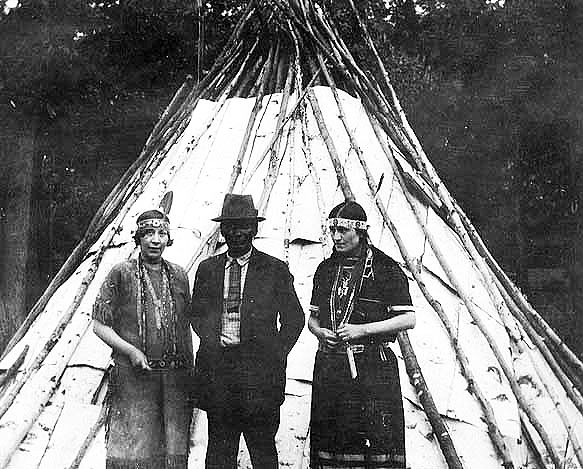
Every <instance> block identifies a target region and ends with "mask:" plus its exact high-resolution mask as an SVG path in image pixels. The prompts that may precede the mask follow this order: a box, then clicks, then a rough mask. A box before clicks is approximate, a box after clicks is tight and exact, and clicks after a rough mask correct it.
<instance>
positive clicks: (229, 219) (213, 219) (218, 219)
mask: <svg viewBox="0 0 583 469" xmlns="http://www.w3.org/2000/svg"><path fill="white" fill-rule="evenodd" d="M211 220H212V221H237V220H253V221H255V220H256V221H263V220H265V217H215V218H211Z"/></svg>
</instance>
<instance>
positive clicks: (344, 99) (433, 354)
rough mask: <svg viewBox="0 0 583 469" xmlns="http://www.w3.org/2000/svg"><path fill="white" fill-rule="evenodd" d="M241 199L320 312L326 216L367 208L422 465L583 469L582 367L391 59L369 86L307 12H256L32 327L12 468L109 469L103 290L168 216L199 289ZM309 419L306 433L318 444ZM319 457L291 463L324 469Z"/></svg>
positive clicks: (180, 101)
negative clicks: (485, 228)
mask: <svg viewBox="0 0 583 469" xmlns="http://www.w3.org/2000/svg"><path fill="white" fill-rule="evenodd" d="M350 4H351V6H352V8H353V13H354V15H357V12H356V9H354V5H352V2H350ZM356 17H357V16H355V18H356ZM359 24H360V30H359V31H357V33H358V34H360V35H361V36H362V38H363V43H364V44H366V45H367V46H368V47H369V48H370V50H371V51H372V52H374V46H373V44H372V41H371V40H370V36H369V35H368V33H367V31H366V28H365V26H364V24H363V23H362V22H360V23H359ZM227 192H235V193H247V194H252V195H253V197H254V199H255V201H256V203H257V205H258V207H259V210H260V212H261V214H262V215H263V216H265V217H266V221H265V222H263V223H261V225H260V232H259V234H258V238H257V240H256V243H255V244H256V246H257V247H258V248H259V249H262V250H265V251H266V252H268V253H270V254H273V255H275V256H277V257H279V258H281V259H283V260H285V261H286V262H288V263H289V266H290V270H291V271H292V273H293V274H294V276H295V282H296V289H297V291H298V294H299V296H300V298H301V301H302V304H303V306H304V308H305V310H306V311H307V307H308V303H309V297H310V292H311V286H312V284H311V280H312V275H313V273H314V271H315V268H316V266H317V265H318V263H319V262H320V261H321V260H322V259H323V257H325V256H326V255H328V254H329V252H330V248H331V247H330V245H329V241H328V235H327V232H326V230H327V228H326V215H327V213H328V211H329V210H330V208H331V207H333V206H334V205H336V204H337V203H339V202H340V201H342V200H344V199H346V198H348V199H355V200H357V201H358V202H359V203H360V204H361V205H363V206H364V208H365V210H366V211H367V213H368V215H369V222H370V225H371V228H370V235H371V239H372V241H373V243H374V244H375V245H376V246H378V247H379V248H380V249H382V250H383V251H385V252H387V253H388V254H389V255H391V256H392V257H393V258H395V259H396V260H397V261H398V262H400V263H401V265H402V266H403V269H404V270H405V272H406V273H407V275H408V277H409V279H410V289H411V293H412V297H413V302H414V305H415V307H416V311H417V318H418V320H417V326H416V328H415V329H413V330H412V331H410V332H409V333H408V334H405V333H403V334H401V335H400V337H399V341H398V344H395V347H394V349H395V352H396V354H397V355H398V357H399V362H400V365H401V368H402V370H401V371H402V374H401V380H402V383H401V384H402V388H403V394H404V404H405V413H406V438H407V457H408V465H409V466H410V467H411V468H413V469H422V468H431V469H435V468H446V467H449V468H459V467H465V468H472V469H474V468H480V469H482V468H499V467H505V468H547V467H548V468H550V467H556V468H559V467H560V468H583V454H582V450H581V446H580V441H581V440H582V439H583V415H582V411H583V400H582V398H581V376H582V374H583V373H582V370H583V365H582V364H581V363H580V362H579V361H578V360H577V358H576V357H575V356H574V355H573V353H572V352H570V351H569V350H568V349H567V347H566V346H565V345H564V344H563V343H562V342H561V340H560V339H559V338H558V337H557V336H556V334H554V333H553V332H552V330H550V328H549V327H548V326H547V325H546V324H545V323H544V321H543V320H542V319H541V318H540V316H539V315H538V314H537V313H536V312H535V311H534V310H533V309H532V307H531V306H530V305H529V304H528V303H527V302H526V300H525V299H524V297H523V296H522V295H521V294H520V292H518V290H517V289H516V288H515V287H514V285H513V284H512V283H511V282H510V281H509V280H508V278H507V277H506V276H505V274H504V273H503V272H502V271H501V270H500V269H499V267H498V266H497V264H496V262H495V261H494V260H493V259H492V258H491V256H490V255H489V253H488V251H487V250H486V248H485V247H484V245H483V243H482V242H481V240H480V238H479V236H478V235H477V233H476V232H475V230H474V229H473V227H472V225H471V223H470V222H469V220H468V219H467V218H466V217H465V215H464V213H463V212H462V210H461V209H460V207H459V206H458V205H457V204H456V202H455V200H454V199H453V198H452V196H451V195H450V194H449V193H448V191H447V189H446V188H445V186H444V185H443V183H442V182H441V180H440V179H439V177H438V175H437V174H436V173H435V171H434V169H433V167H432V165H431V163H430V162H429V160H428V158H427V156H426V155H425V153H424V152H423V149H422V148H421V146H420V145H419V142H418V140H417V138H416V137H415V135H414V133H413V131H412V130H411V128H410V127H409V125H408V123H407V121H406V118H405V116H404V114H403V111H402V109H401V107H400V105H399V102H398V101H397V98H396V96H395V94H394V92H393V89H392V87H391V85H390V82H389V78H388V76H387V73H386V71H385V70H384V68H383V66H382V63H381V61H380V60H378V64H377V66H375V67H374V70H363V69H362V68H361V67H360V66H359V63H358V60H356V59H355V58H354V57H353V56H352V55H351V54H350V52H349V51H348V49H347V47H346V46H345V45H344V43H343V42H342V39H341V37H340V36H339V34H338V33H337V31H336V29H335V27H334V25H333V24H331V23H330V21H329V20H328V15H326V13H325V12H324V11H323V10H322V9H321V8H320V7H319V6H318V4H317V3H316V2H313V1H310V0H295V1H292V0H289V1H284V0H272V1H251V2H250V3H249V5H248V7H247V9H246V10H245V12H244V13H243V15H242V17H241V20H240V22H239V24H238V25H237V27H236V28H235V30H234V32H233V34H232V37H231V38H230V40H229V41H228V44H227V46H226V48H225V50H224V51H223V53H222V55H221V56H220V57H219V58H218V59H217V61H216V63H215V64H214V66H213V69H212V70H211V71H210V72H209V73H208V74H207V75H206V76H205V78H204V79H203V80H202V82H201V83H199V84H197V85H196V86H195V85H194V84H193V82H192V80H190V79H189V80H187V82H186V83H185V84H184V85H183V87H182V88H181V89H180V90H179V91H178V93H177V94H176V96H175V98H174V100H173V101H172V103H171V104H170V105H169V107H168V109H167V110H166V112H165V113H164V115H163V116H162V118H161V120H160V122H159V123H158V124H157V125H156V127H155V129H154V131H153V132H152V135H151V136H150V138H149V140H148V142H147V143H146V145H145V148H144V150H143V152H142V154H141V155H140V157H139V158H138V159H137V161H136V163H135V164H134V165H133V166H132V167H131V168H130V169H129V170H128V172H127V173H126V174H125V175H124V177H123V179H122V180H121V181H120V183H119V184H118V186H117V187H116V188H115V189H114V191H113V192H112V194H111V195H110V197H108V199H107V200H106V201H105V203H104V204H103V206H102V207H101V209H100V210H99V212H98V213H97V214H96V216H95V218H94V219H93V221H92V223H91V225H90V227H89V229H88V230H87V233H86V236H85V238H84V239H83V241H82V242H81V243H80V245H79V246H78V247H77V248H76V249H75V251H74V253H73V254H72V255H71V257H70V258H69V260H68V261H67V263H66V264H65V265H64V266H63V268H62V269H61V271H60V272H59V274H58V275H57V277H56V278H55V280H54V281H53V282H52V284H51V286H50V287H49V289H48V290H47V291H46V292H45V294H44V295H43V297H42V298H41V299H40V300H39V302H38V303H37V305H35V307H34V308H33V310H32V311H31V313H30V315H29V318H28V319H27V321H26V323H25V324H24V325H23V327H22V328H21V330H20V331H19V333H18V334H17V336H16V337H15V338H14V339H13V341H12V343H11V344H10V346H9V347H10V348H9V352H8V353H6V354H5V356H4V357H3V358H2V360H1V361H0V370H3V371H4V372H3V373H2V374H0V386H1V387H0V442H2V443H1V445H0V468H4V467H8V468H27V469H28V468H34V467H40V468H48V469H54V468H61V467H63V468H69V467H84V468H91V467H96V468H97V467H103V461H102V460H99V461H98V460H97V459H96V458H95V454H98V455H103V451H102V447H103V417H104V406H103V405H102V404H103V399H104V395H105V392H106V388H107V372H106V371H107V368H108V366H109V364H110V350H109V349H108V347H107V346H105V345H104V344H103V343H102V342H101V341H99V339H97V338H96V337H95V336H94V335H93V333H92V331H91V308H92V303H93V301H94V299H95V295H96V293H97V290H98V288H99V286H100V284H101V282H102V281H103V279H104V277H105V275H106V273H107V272H108V271H109V269H110V268H111V267H112V265H113V264H115V263H117V262H119V261H121V260H123V259H126V258H128V257H130V256H134V255H136V250H135V245H134V243H133V240H132V230H133V228H134V226H135V219H136V217H137V215H138V214H139V213H140V212H142V211H143V210H146V209H150V208H152V207H157V206H160V204H164V205H166V206H170V207H171V209H170V213H169V216H170V219H171V221H172V226H173V231H172V236H173V238H174V239H175V242H174V245H173V246H172V247H171V248H168V249H167V251H166V253H165V255H166V257H167V258H168V259H169V260H171V261H174V262H176V263H178V264H181V265H183V266H185V267H186V268H187V270H188V272H189V275H190V278H191V280H192V279H193V278H194V273H195V271H196V267H197V265H198V263H199V262H200V261H201V260H202V259H204V258H205V257H206V256H209V255H212V254H214V253H215V252H217V251H219V250H221V249H224V243H223V241H222V240H221V239H220V237H219V233H218V227H217V224H216V223H214V222H212V221H211V218H213V217H215V216H216V215H217V214H218V213H219V212H220V208H221V204H222V200H223V197H224V194H225V193H227ZM315 348H316V344H315V340H314V338H313V337H311V335H310V334H309V332H307V330H306V331H304V333H303V334H302V336H301V337H300V341H299V342H298V344H297V345H296V347H295V348H294V349H293V350H292V352H291V355H290V359H289V369H288V379H289V380H290V381H293V380H298V381H299V382H302V381H309V380H310V378H311V371H312V363H313V356H314V353H315ZM306 409H307V408H304V411H305V412H307V410H306ZM305 417H306V418H304V419H303V420H302V422H304V426H303V427H302V428H300V429H297V430H298V432H299V433H301V434H303V440H302V438H300V440H302V441H305V442H306V444H307V442H308V441H309V439H307V438H306V436H307V432H308V428H307V420H308V419H307V416H305ZM285 422H286V420H285V416H284V417H283V420H282V426H285ZM279 444H280V446H283V445H285V444H286V442H285V441H281V439H280V441H279ZM100 449H101V452H100ZM302 452H305V447H303V448H301V451H300V454H297V456H296V457H295V459H294V458H291V459H290V461H291V460H294V461H295V463H294V462H289V463H286V464H287V465H290V466H292V467H300V466H301V465H302V464H303V467H307V466H306V461H305V459H304V458H302ZM100 464H101V465H100Z"/></svg>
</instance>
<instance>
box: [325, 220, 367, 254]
mask: <svg viewBox="0 0 583 469" xmlns="http://www.w3.org/2000/svg"><path fill="white" fill-rule="evenodd" d="M330 236H332V241H334V247H335V248H336V251H338V252H341V253H349V252H351V251H353V250H354V249H356V248H357V247H358V244H359V243H360V236H359V234H358V233H357V232H356V230H355V229H354V228H344V227H343V226H333V227H332V226H331V227H330Z"/></svg>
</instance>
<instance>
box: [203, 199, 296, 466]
mask: <svg viewBox="0 0 583 469" xmlns="http://www.w3.org/2000/svg"><path fill="white" fill-rule="evenodd" d="M262 220H264V218H263V217H259V216H257V210H256V209H255V207H254V204H253V199H252V198H251V196H250V195H237V194H227V195H226V196H225V199H224V203H223V209H222V213H221V216H220V217H217V218H213V221H218V222H220V223H221V225H220V230H221V233H222V235H223V236H224V238H225V241H226V243H227V246H228V252H227V253H224V254H221V255H218V256H214V257H211V258H209V259H206V260H205V261H203V262H202V263H201V264H200V266H199V268H198V271H197V273H196V278H195V282H194V290H193V298H192V325H193V328H194V330H195V332H196V333H197V334H198V336H199V337H200V340H201V343H200V348H199V351H198V353H197V358H196V366H195V382H196V387H195V392H196V393H198V396H199V402H198V406H199V407H200V408H201V409H203V410H205V411H206V412H207V417H208V428H209V430H208V440H209V441H208V448H207V454H206V468H207V469H236V467H237V453H238V448H239V440H240V437H241V434H243V436H244V437H245V441H246V443H247V448H248V449H249V454H250V456H251V462H252V464H253V467H254V468H256V469H277V467H278V459H277V451H276V448H275V434H276V433H277V429H278V427H279V407H280V405H281V404H282V402H283V400H284V391H285V372H286V364H287V355H288V353H289V351H290V350H291V348H292V347H293V345H294V344H295V342H296V341H297V339H298V337H299V335H300V333H301V331H302V328H303V327H304V320H305V318H304V313H303V311H302V308H301V306H300V303H299V300H298V297H297V295H296V292H295V289H294V286H293V277H292V275H291V274H290V272H289V270H288V268H287V266H286V264H285V263H283V262H282V261H280V260H279V259H276V258H274V257H272V256H269V255H267V254H265V253H263V252H261V251H258V250H257V249H255V248H254V247H253V244H252V241H253V238H254V237H255V235H256V234H257V228H258V222H259V221H262ZM278 324H279V327H278Z"/></svg>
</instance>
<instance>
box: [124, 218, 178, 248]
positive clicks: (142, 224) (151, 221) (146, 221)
mask: <svg viewBox="0 0 583 469" xmlns="http://www.w3.org/2000/svg"><path fill="white" fill-rule="evenodd" d="M136 225H137V228H136V232H135V233H134V242H135V243H136V246H139V245H140V240H141V239H142V238H143V237H144V235H145V234H146V232H147V231H148V230H149V229H151V228H152V227H154V226H163V225H165V227H166V229H168V236H169V238H168V244H166V246H172V244H173V243H174V240H173V239H172V238H170V229H169V228H170V219H169V218H168V216H167V215H166V214H165V213H162V212H161V211H160V210H146V211H145V212H142V213H141V214H140V216H138V218H137V220H136Z"/></svg>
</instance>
